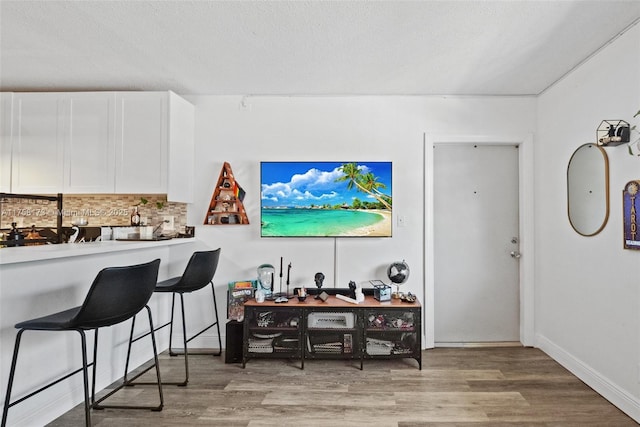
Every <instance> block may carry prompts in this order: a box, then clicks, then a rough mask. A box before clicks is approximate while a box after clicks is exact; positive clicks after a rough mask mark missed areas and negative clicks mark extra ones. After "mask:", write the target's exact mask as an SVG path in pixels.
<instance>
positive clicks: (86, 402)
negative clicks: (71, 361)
mask: <svg viewBox="0 0 640 427" xmlns="http://www.w3.org/2000/svg"><path fill="white" fill-rule="evenodd" d="M78 333H79V334H80V341H81V346H82V382H83V389H84V420H85V424H86V425H87V427H91V411H90V409H91V405H90V404H89V365H87V337H86V334H85V333H84V331H83V330H82V329H78ZM97 338H98V336H97V330H96V342H94V347H96V346H97V345H96V343H97ZM94 355H95V352H94ZM95 361H96V360H95V359H93V378H94V382H95V373H96V365H95ZM93 388H94V390H95V384H94V385H93Z"/></svg>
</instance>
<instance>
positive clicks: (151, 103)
mask: <svg viewBox="0 0 640 427" xmlns="http://www.w3.org/2000/svg"><path fill="white" fill-rule="evenodd" d="M167 100H168V92H118V93H116V130H117V136H116V181H115V182H116V184H115V192H116V193H138V194H140V193H142V194H145V193H150V194H155V193H166V192H167V158H168V127H169V126H168V109H167V108H168V105H167V104H168V102H167Z"/></svg>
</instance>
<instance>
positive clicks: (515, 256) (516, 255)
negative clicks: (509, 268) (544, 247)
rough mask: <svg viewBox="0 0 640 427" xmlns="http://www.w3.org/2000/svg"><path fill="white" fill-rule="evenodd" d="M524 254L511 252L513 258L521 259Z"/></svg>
mask: <svg viewBox="0 0 640 427" xmlns="http://www.w3.org/2000/svg"><path fill="white" fill-rule="evenodd" d="M521 256H522V254H521V253H520V252H518V251H511V258H515V259H519V258H520V257H521Z"/></svg>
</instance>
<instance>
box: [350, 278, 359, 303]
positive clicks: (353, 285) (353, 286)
mask: <svg viewBox="0 0 640 427" xmlns="http://www.w3.org/2000/svg"><path fill="white" fill-rule="evenodd" d="M356 288H357V285H356V282H354V281H353V280H350V281H349V298H353V299H356Z"/></svg>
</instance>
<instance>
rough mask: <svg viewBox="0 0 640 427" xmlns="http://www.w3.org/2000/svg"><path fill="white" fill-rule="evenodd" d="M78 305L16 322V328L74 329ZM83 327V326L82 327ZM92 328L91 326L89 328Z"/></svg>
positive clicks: (34, 329) (78, 309)
mask: <svg viewBox="0 0 640 427" xmlns="http://www.w3.org/2000/svg"><path fill="white" fill-rule="evenodd" d="M80 308H81V307H80V306H78V307H75V308H70V309H69V310H65V311H61V312H60V313H54V314H50V315H48V316H43V317H38V318H37V319H31V320H26V321H24V322H20V323H17V324H16V329H30V330H32V331H66V330H69V329H74V328H76V327H77V326H76V325H75V322H74V320H75V319H76V317H77V316H78V312H79V311H80ZM83 329H84V328H83ZM90 329H93V328H90Z"/></svg>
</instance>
